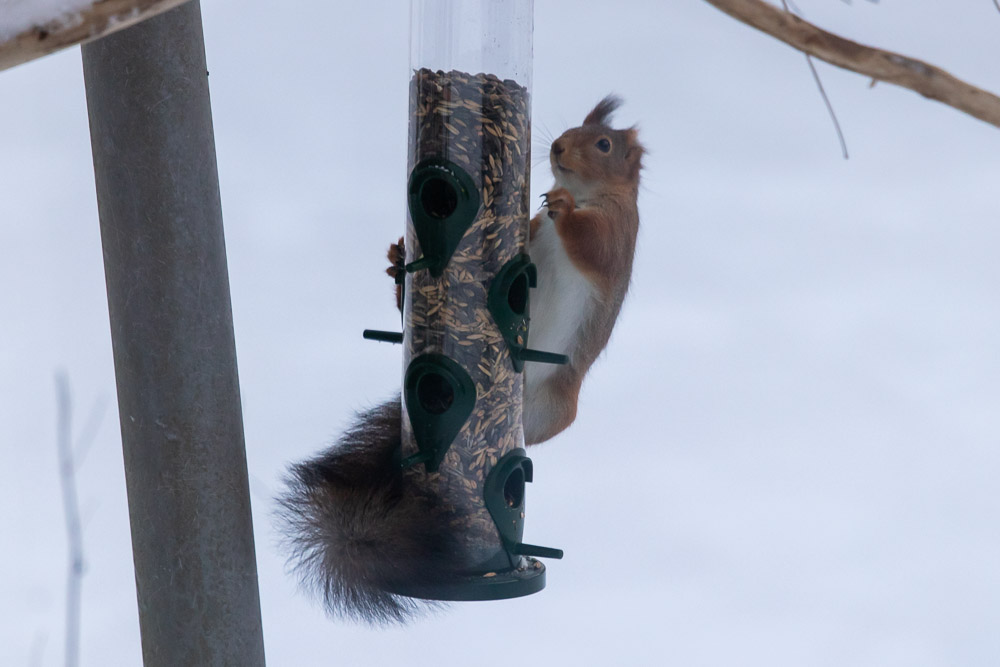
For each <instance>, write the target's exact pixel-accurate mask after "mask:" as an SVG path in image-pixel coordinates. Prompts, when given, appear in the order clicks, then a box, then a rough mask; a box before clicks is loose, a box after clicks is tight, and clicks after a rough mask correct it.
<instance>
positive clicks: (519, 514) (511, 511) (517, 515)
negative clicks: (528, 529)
mask: <svg viewBox="0 0 1000 667" xmlns="http://www.w3.org/2000/svg"><path fill="white" fill-rule="evenodd" d="M531 476H532V465H531V459H529V458H528V457H527V456H526V455H525V452H524V450H523V449H520V448H518V449H513V450H511V451H509V452H507V454H506V455H505V456H504V457H503V458H502V459H500V460H499V461H497V464H496V465H495V466H493V469H492V470H490V474H489V475H488V476H487V477H486V485H485V488H484V489H483V497H484V500H485V502H486V509H487V510H489V512H490V516H491V517H493V522H494V523H495V524H496V525H497V530H498V531H499V532H500V539H501V540H503V544H504V547H505V548H506V549H507V552H508V553H510V554H512V555H519V556H538V557H540V558H562V557H563V552H562V549H553V548H551V547H539V546H535V545H533V544H524V543H523V542H522V541H521V536H522V535H523V534H524V490H525V488H524V487H525V484H526V483H527V482H530V481H531Z"/></svg>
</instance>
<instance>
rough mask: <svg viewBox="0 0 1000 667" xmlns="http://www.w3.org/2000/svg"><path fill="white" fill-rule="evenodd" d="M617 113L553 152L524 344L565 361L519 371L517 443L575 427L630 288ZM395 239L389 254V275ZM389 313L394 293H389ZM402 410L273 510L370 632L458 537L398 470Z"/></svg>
mask: <svg viewBox="0 0 1000 667" xmlns="http://www.w3.org/2000/svg"><path fill="white" fill-rule="evenodd" d="M620 104H621V101H620V100H619V99H618V98H617V97H614V96H608V97H606V98H604V99H603V100H601V101H600V102H599V103H598V104H597V106H596V107H594V109H593V110H592V111H591V112H590V113H589V114H587V116H586V118H584V121H583V124H582V125H581V126H580V127H576V128H572V129H570V130H567V131H566V132H564V133H563V134H562V135H561V136H560V137H559V138H558V139H556V140H555V141H554V142H553V143H552V147H551V150H550V153H549V161H550V163H551V166H552V173H553V175H554V176H555V185H554V187H553V189H552V190H550V191H549V192H548V193H546V194H545V195H543V199H544V205H543V207H542V209H541V211H540V212H539V213H538V215H536V216H535V217H534V218H533V219H532V220H531V233H530V243H529V249H528V251H529V254H530V256H531V260H532V261H533V262H534V264H535V266H536V267H537V271H538V287H537V289H535V290H534V291H533V292H532V295H531V313H530V316H531V323H530V331H529V341H530V343H531V347H532V348H533V349H537V350H544V351H546V352H556V353H561V354H565V355H567V356H568V357H569V363H568V364H565V365H559V366H557V365H551V364H542V363H534V362H527V364H526V365H525V369H524V383H525V384H524V401H523V405H524V408H523V409H524V438H525V442H526V444H529V445H531V444H536V443H539V442H543V441H545V440H548V439H550V438H552V437H553V436H555V435H556V434H557V433H559V432H561V431H563V430H564V429H566V428H567V427H568V426H569V425H570V424H571V423H572V422H573V420H574V419H575V418H576V405H577V399H578V396H579V393H580V386H581V383H582V382H583V378H584V376H585V375H586V373H587V371H588V370H589V369H590V367H591V365H592V364H593V363H594V361H595V359H596V358H597V357H598V355H599V354H600V353H601V351H602V350H603V349H604V347H605V345H607V342H608V339H609V338H610V336H611V330H612V328H613V327H614V325H615V321H616V320H617V318H618V313H619V312H620V310H621V306H622V301H623V300H624V298H625V294H626V292H627V291H628V286H629V282H630V280H631V274H632V259H633V255H634V253H635V242H636V234H637V232H638V228H639V212H638V208H637V202H636V200H637V197H638V189H639V173H640V170H641V168H642V156H643V153H644V149H643V147H642V145H641V144H640V143H639V141H638V132H637V130H636V129H635V128H629V129H625V130H615V129H613V128H612V127H611V126H610V125H608V122H609V120H610V116H611V114H612V113H613V112H614V111H615V109H617V108H618V107H619V106H620ZM404 258H405V251H404V248H403V246H402V239H401V240H400V242H399V243H397V244H394V245H393V246H392V247H390V249H389V260H390V262H391V263H392V266H390V268H389V269H388V273H389V274H390V275H392V276H393V277H396V276H397V275H398V274H399V272H400V271H402V270H403V269H402V265H403V262H404ZM396 296H397V305H399V304H400V303H401V298H402V292H401V286H399V285H397V295H396ZM401 419H402V416H401V410H400V399H399V397H398V396H397V397H396V398H395V399H393V400H391V401H389V402H387V403H384V404H382V405H380V406H378V407H376V408H374V409H372V410H370V411H368V412H365V413H362V414H361V415H359V416H358V419H357V421H356V423H355V424H354V426H352V427H351V428H350V429H349V430H348V431H347V432H346V433H345V434H344V435H343V436H341V438H340V439H339V440H338V441H337V443H336V444H334V445H333V446H332V447H331V448H329V449H328V450H327V451H325V452H324V453H322V454H320V455H319V456H317V457H316V458H314V459H311V460H308V461H305V462H303V463H299V464H297V465H294V466H293V467H292V469H291V472H290V475H289V477H288V480H287V481H288V487H289V488H288V490H287V491H286V493H285V494H284V495H283V496H282V497H281V498H280V499H279V502H280V504H281V507H282V510H281V516H282V517H283V519H284V521H285V524H286V531H285V532H286V535H287V536H288V537H287V541H288V546H289V548H290V551H291V562H292V563H293V565H295V566H296V567H297V569H298V570H299V573H300V575H301V577H302V579H303V581H304V582H305V583H306V584H307V585H311V586H312V587H314V588H316V589H318V590H319V591H320V592H321V593H322V595H323V597H324V600H325V603H326V607H327V609H328V611H329V612H330V613H332V614H334V615H341V616H348V617H352V618H356V619H361V620H366V621H368V622H371V623H376V624H379V623H387V622H392V621H405V620H406V619H407V618H408V617H409V616H410V615H411V613H412V612H414V611H416V610H417V609H418V608H419V604H420V602H419V601H417V600H413V599H411V598H405V597H401V596H398V595H393V594H392V593H389V592H387V589H388V588H391V585H390V584H391V582H393V581H397V582H398V581H406V582H408V583H421V582H430V581H432V577H433V576H434V574H433V573H435V572H439V573H440V572H447V568H448V566H449V562H448V561H449V557H448V554H449V553H450V552H451V550H452V549H453V548H454V546H453V545H454V538H453V536H452V535H451V534H450V532H449V529H448V526H444V525H437V524H436V523H435V519H434V517H435V516H436V514H435V513H434V512H429V511H427V508H426V507H424V506H423V505H422V504H421V503H424V502H427V501H426V500H420V499H419V498H418V496H419V495H420V494H414V493H411V492H409V491H408V490H407V489H406V488H405V485H406V484H407V481H406V479H405V478H404V477H403V476H401V475H399V474H398V465H396V466H395V468H394V465H393V463H394V461H395V459H394V454H395V453H396V452H397V451H398V450H399V448H400V446H401V441H400V427H401Z"/></svg>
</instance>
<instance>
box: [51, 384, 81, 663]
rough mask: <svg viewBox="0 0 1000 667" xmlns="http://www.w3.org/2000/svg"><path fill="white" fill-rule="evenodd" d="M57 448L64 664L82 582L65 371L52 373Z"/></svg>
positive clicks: (69, 658)
mask: <svg viewBox="0 0 1000 667" xmlns="http://www.w3.org/2000/svg"><path fill="white" fill-rule="evenodd" d="M56 398H57V404H58V431H57V437H56V445H57V449H58V452H59V481H60V484H61V487H62V497H63V511H64V513H65V514H66V537H67V542H68V546H69V572H68V573H67V577H66V667H76V665H77V664H78V663H79V657H80V599H81V598H80V592H81V584H82V583H83V531H82V528H81V526H80V509H79V503H78V501H77V496H76V476H75V470H74V467H75V466H74V464H73V444H72V435H71V433H72V431H71V429H72V404H71V400H70V392H69V380H67V378H66V374H65V373H62V372H60V373H57V374H56Z"/></svg>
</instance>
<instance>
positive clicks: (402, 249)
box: [385, 236, 406, 285]
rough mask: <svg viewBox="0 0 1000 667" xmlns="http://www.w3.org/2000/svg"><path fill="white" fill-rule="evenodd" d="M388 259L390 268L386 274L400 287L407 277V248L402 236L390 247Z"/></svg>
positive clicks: (387, 254)
mask: <svg viewBox="0 0 1000 667" xmlns="http://www.w3.org/2000/svg"><path fill="white" fill-rule="evenodd" d="M386 258H387V259H388V260H389V268H388V269H386V270H385V272H386V273H387V274H389V277H390V278H392V279H393V280H395V281H396V284H397V285H398V284H399V283H401V282H403V278H405V277H406V246H405V245H404V243H403V237H402V236H400V237H399V241H397V242H396V243H393V244H392V245H390V246H389V252H387V253H386Z"/></svg>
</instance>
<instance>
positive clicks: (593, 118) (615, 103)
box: [583, 95, 622, 126]
mask: <svg viewBox="0 0 1000 667" xmlns="http://www.w3.org/2000/svg"><path fill="white" fill-rule="evenodd" d="M621 105H622V100H621V98H620V97H618V96H617V95H608V96H607V97H605V98H604V99H603V100H601V101H600V102H598V103H597V106H596V107H594V109H593V111H591V112H590V113H588V114H587V117H586V118H584V119H583V124H584V125H605V126H606V125H607V124H608V123H607V121H609V120H611V114H613V113H614V112H615V109H617V108H618V107H620V106H621Z"/></svg>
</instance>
